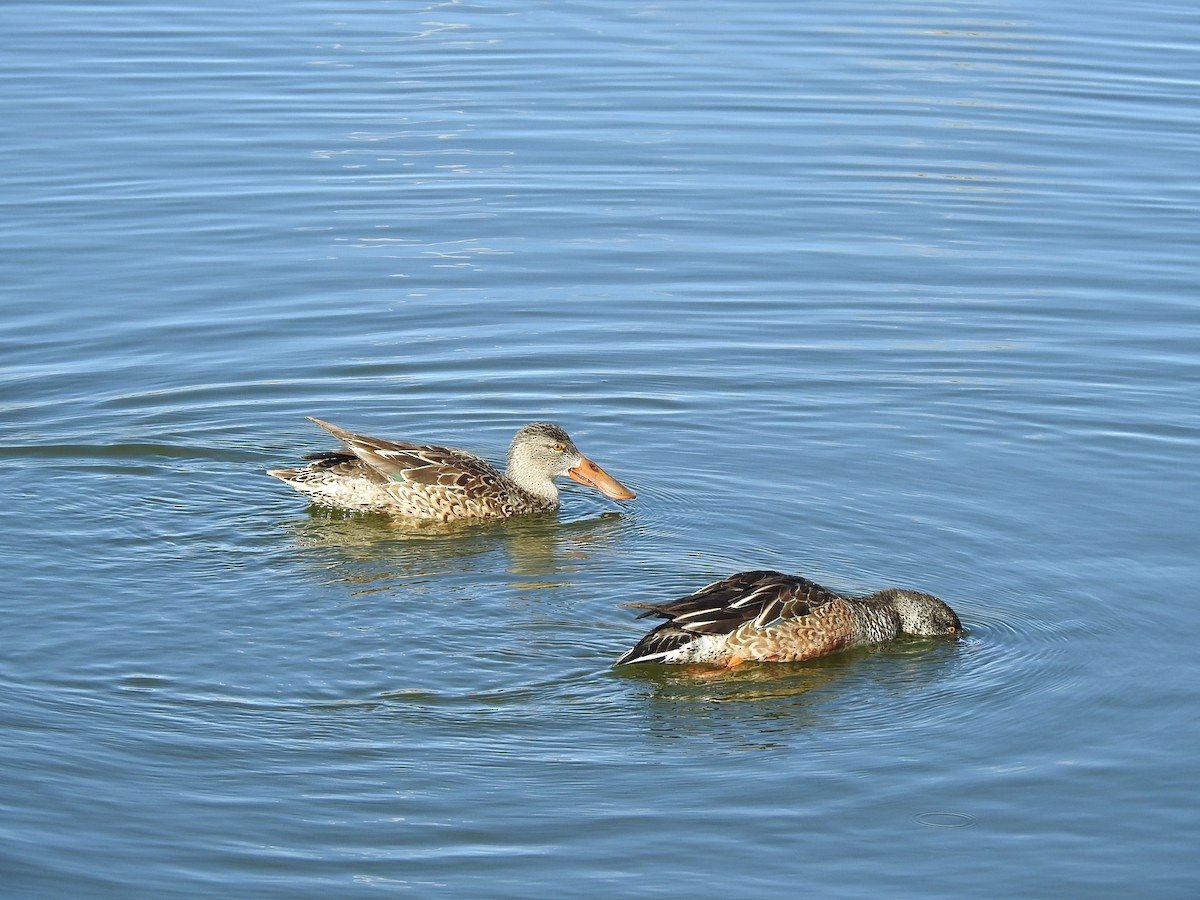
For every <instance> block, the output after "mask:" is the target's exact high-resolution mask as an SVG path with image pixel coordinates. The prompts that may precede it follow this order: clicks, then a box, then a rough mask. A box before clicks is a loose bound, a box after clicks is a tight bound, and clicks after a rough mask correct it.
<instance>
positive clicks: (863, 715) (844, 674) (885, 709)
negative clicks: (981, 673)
mask: <svg viewBox="0 0 1200 900" xmlns="http://www.w3.org/2000/svg"><path fill="white" fill-rule="evenodd" d="M961 650H962V645H961V643H960V642H959V641H957V640H933V641H931V640H927V639H900V640H898V641H896V642H895V643H893V644H888V645H881V646H878V647H864V648H861V649H857V650H852V651H849V652H846V653H838V654H834V655H832V656H827V657H822V658H821V659H816V660H809V661H807V662H800V663H744V664H743V665H740V666H737V667H736V668H732V669H715V668H712V667H702V666H665V665H662V666H656V665H647V666H629V667H623V668H621V669H617V670H614V675H616V676H618V677H620V678H622V679H623V680H626V681H627V682H628V683H631V685H633V684H636V683H640V687H641V690H640V691H639V694H640V696H641V697H642V699H643V700H644V701H645V703H644V712H645V715H644V720H643V721H644V725H645V730H646V733H647V734H648V735H650V736H652V737H655V738H661V739H666V740H695V739H697V738H699V739H702V740H704V741H710V740H711V741H717V742H723V743H727V742H732V743H734V744H736V745H738V746H740V747H742V748H744V749H750V748H753V747H767V746H773V745H775V744H777V743H779V742H781V741H782V740H784V739H785V738H790V737H792V736H795V735H796V734H799V733H802V732H803V731H804V730H805V729H807V728H809V727H812V726H821V727H822V728H823V729H825V730H831V729H832V730H836V729H839V728H841V727H850V728H854V729H860V730H861V731H862V735H863V737H862V742H863V743H870V742H871V740H872V739H873V738H872V735H879V736H880V739H885V740H886V739H890V737H888V736H889V735H890V734H891V733H892V732H891V729H892V728H894V727H895V726H896V725H897V723H903V722H905V721H909V722H912V723H918V722H921V721H923V720H925V719H926V718H927V717H928V705H929V703H930V692H933V693H936V692H937V690H938V685H939V684H940V683H941V682H942V681H943V680H944V679H945V677H946V675H947V669H949V668H951V667H953V666H954V665H956V661H957V659H958V657H959V654H960V651H961ZM635 689H636V688H635ZM884 726H886V727H884Z"/></svg>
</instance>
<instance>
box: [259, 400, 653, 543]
mask: <svg viewBox="0 0 1200 900" xmlns="http://www.w3.org/2000/svg"><path fill="white" fill-rule="evenodd" d="M309 419H310V421H312V422H315V423H316V424H317V425H320V426H321V427H322V428H324V429H325V430H326V431H328V432H329V433H330V434H332V435H333V436H334V437H336V438H337V439H338V440H340V441H341V442H342V443H343V444H345V445H346V449H345V450H333V451H325V452H319V453H309V454H307V455H305V456H304V459H311V460H313V461H312V462H310V463H309V464H308V465H306V466H302V467H300V468H295V469H271V470H269V471H268V472H267V474H268V475H273V476H275V477H276V478H279V479H282V480H283V481H285V482H287V483H288V484H289V485H291V486H292V487H293V488H295V489H296V490H298V491H299V492H300V493H302V494H305V495H307V496H308V497H309V498H310V499H311V500H313V501H314V502H316V503H321V504H325V505H327V506H335V507H339V508H341V509H351V510H360V511H375V512H387V513H392V514H394V515H401V516H408V517H412V518H416V519H426V520H432V521H437V522H452V521H457V520H460V519H498V518H505V517H508V516H515V515H521V514H523V513H534V512H551V511H553V510H554V509H556V508H557V507H558V487H557V486H555V484H554V479H555V478H557V477H558V476H560V475H566V476H567V477H568V478H571V479H573V480H574V481H578V482H579V483H580V484H586V485H587V486H589V487H593V488H595V489H596V490H598V491H600V493H602V494H604V495H605V496H606V497H611V498H612V499H614V500H629V499H631V498H632V497H634V496H635V495H634V493H633V491H631V490H629V489H628V488H626V487H625V486H624V485H622V484H621V483H620V482H618V481H617V480H616V479H615V478H613V477H612V476H611V475H609V474H608V473H607V472H605V471H604V470H603V469H601V468H600V467H599V466H598V465H596V464H595V463H594V462H592V461H591V460H590V459H588V458H587V457H586V456H584V455H583V454H582V453H580V452H579V451H578V450H577V449H576V448H575V444H574V443H572V441H571V439H570V438H569V437H568V436H567V433H566V432H565V431H563V430H562V429H561V428H559V427H558V426H557V425H551V424H549V423H547V422H534V423H532V424H530V425H526V426H524V427H523V428H521V430H520V431H518V432H517V434H516V437H514V438H513V440H512V445H511V446H510V447H509V448H508V463H507V466H506V468H505V470H504V471H503V472H500V471H498V470H497V469H496V468H494V467H493V466H492V465H491V464H490V463H489V462H487V461H486V460H484V459H481V458H480V457H478V456H475V455H474V454H473V453H468V452H467V451H465V450H456V449H454V448H452V447H435V446H424V445H418V444H410V443H408V442H406V441H385V440H381V439H380V438H373V437H367V436H365V435H361V434H354V433H353V432H350V431H346V430H345V429H343V428H338V427H337V426H336V425H331V424H329V423H328V422H322V421H321V420H320V419H314V418H312V417H311V416H310V417H309Z"/></svg>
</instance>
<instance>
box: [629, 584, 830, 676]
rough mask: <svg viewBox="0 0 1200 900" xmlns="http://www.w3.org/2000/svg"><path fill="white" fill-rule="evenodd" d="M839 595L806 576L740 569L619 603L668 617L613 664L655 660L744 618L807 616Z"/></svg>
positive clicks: (763, 622) (767, 622) (769, 621)
mask: <svg viewBox="0 0 1200 900" xmlns="http://www.w3.org/2000/svg"><path fill="white" fill-rule="evenodd" d="M836 598H837V595H836V594H834V593H833V592H832V591H830V590H827V589H826V588H823V587H821V585H819V584H816V583H815V582H812V581H809V580H808V579H807V578H801V577H800V576H799V575H785V574H784V573H783V572H773V571H754V572H739V573H738V574H736V575H730V576H729V577H728V578H723V579H722V580H720V581H716V582H713V583H712V584H710V585H707V586H705V587H703V588H701V589H700V590H698V591H696V593H694V594H689V595H688V596H686V597H680V598H679V599H678V600H672V601H671V602H669V603H622V604H621V605H622V606H630V607H634V608H638V609H645V610H646V612H644V613H642V614H641V616H639V618H645V617H646V616H658V617H659V618H663V619H666V620H667V621H666V622H663V623H662V624H661V625H659V626H658V627H657V628H655V629H654V630H653V631H651V632H650V633H649V634H647V635H646V636H644V637H643V638H642V639H641V640H640V641H638V643H637V644H636V645H635V646H634V647H633V648H632V649H631V650H629V651H628V652H627V653H625V654H624V655H623V656H621V658H620V659H618V660H617V664H621V663H628V662H653V661H654V660H655V659H661V658H662V657H663V656H664V655H666V654H667V653H670V652H671V651H672V650H675V649H678V648H679V647H682V646H683V645H685V644H687V643H689V642H690V641H693V640H695V639H696V638H697V637H698V636H700V635H703V634H729V633H730V632H731V631H735V630H737V629H738V628H740V627H741V626H742V625H745V624H746V623H747V622H753V623H754V624H755V625H756V626H757V627H758V628H767V627H769V626H771V625H773V624H775V623H777V622H780V621H783V620H785V619H797V618H801V617H803V616H807V615H809V614H810V613H812V611H813V610H814V609H817V608H819V607H821V606H824V605H825V604H827V603H829V602H831V601H833V600H834V599H836Z"/></svg>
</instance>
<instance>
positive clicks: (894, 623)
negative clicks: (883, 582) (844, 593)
mask: <svg viewBox="0 0 1200 900" xmlns="http://www.w3.org/2000/svg"><path fill="white" fill-rule="evenodd" d="M849 605H850V608H851V609H852V610H853V613H854V619H855V625H856V626H857V628H856V630H857V632H858V634H859V636H860V639H861V642H862V643H864V644H873V643H876V642H878V641H889V640H891V639H892V638H894V637H895V636H896V635H898V634H899V633H900V614H899V613H897V612H896V610H895V608H894V607H893V606H892V604H891V603H890V602H889V601H887V600H883V599H880V598H877V597H875V596H870V597H863V598H861V599H855V600H851V601H849Z"/></svg>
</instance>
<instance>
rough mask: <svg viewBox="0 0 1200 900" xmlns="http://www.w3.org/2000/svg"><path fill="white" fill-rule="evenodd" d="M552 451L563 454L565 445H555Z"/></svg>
mask: <svg viewBox="0 0 1200 900" xmlns="http://www.w3.org/2000/svg"><path fill="white" fill-rule="evenodd" d="M550 449H551V450H553V451H554V452H555V453H561V452H562V449H563V445H562V444H555V445H554V446H553V447H551V448H550Z"/></svg>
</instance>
